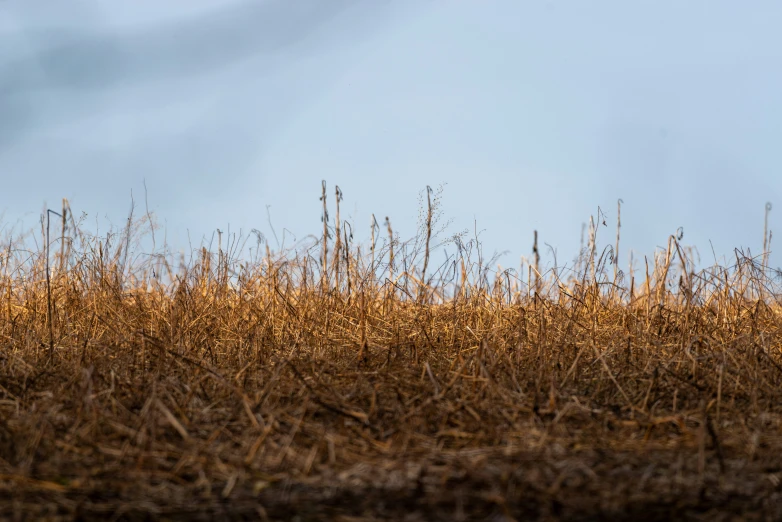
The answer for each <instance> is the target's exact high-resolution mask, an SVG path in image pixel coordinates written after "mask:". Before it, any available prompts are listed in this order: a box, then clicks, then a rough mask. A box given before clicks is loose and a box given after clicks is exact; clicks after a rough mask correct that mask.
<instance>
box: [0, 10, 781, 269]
mask: <svg viewBox="0 0 782 522" xmlns="http://www.w3.org/2000/svg"><path fill="white" fill-rule="evenodd" d="M780 27H782V3H780V2H777V1H772V0H756V1H754V2H737V1H735V0H688V1H681V0H648V1H644V0H635V1H627V0H614V1H607V0H591V1H589V2H584V1H575V0H572V1H542V0H541V1H522V0H507V1H500V0H496V1H477V0H474V1H467V0H462V1H457V0H453V1H446V0H439V1H438V0H328V1H325V0H244V1H240V0H198V1H194V0H168V1H160V0H134V1H133V2H119V1H98V0H80V1H76V0H71V1H69V2H62V1H60V0H53V1H51V2H43V1H35V0H5V1H3V2H0V181H2V183H0V212H2V213H3V214H2V215H3V224H5V226H8V225H9V224H15V223H17V220H19V219H24V220H25V222H26V223H29V224H30V225H32V224H34V223H35V221H36V220H37V219H38V216H39V214H40V212H41V209H42V208H43V205H44V203H48V204H49V205H50V206H51V207H53V208H57V207H58V206H59V202H60V200H61V198H63V197H67V198H68V199H69V200H70V201H71V204H72V207H73V209H74V211H75V212H76V213H80V212H82V211H85V212H87V213H88V214H89V216H90V219H93V218H95V217H100V219H101V220H102V223H104V224H105V223H107V221H106V220H107V219H108V220H111V221H113V222H114V223H116V224H121V223H122V221H123V218H124V216H125V215H126V213H127V210H128V207H129V204H130V197H131V191H132V193H133V195H134V197H135V199H136V201H137V203H141V204H142V208H143V194H144V180H146V186H147V189H148V200H149V206H150V209H151V210H152V211H154V212H155V213H156V214H157V216H158V218H159V220H160V222H161V223H162V224H164V225H165V226H166V227H167V233H168V238H169V240H170V241H171V242H172V243H175V244H178V246H183V247H184V246H186V238H187V231H188V230H189V232H190V235H191V237H192V238H193V239H194V241H196V240H197V239H198V238H200V237H202V236H210V235H211V234H212V232H213V231H214V230H215V229H216V228H221V229H223V230H225V229H226V228H227V227H228V225H229V224H230V227H231V230H232V231H238V230H239V229H242V230H244V231H245V232H247V231H249V230H250V229H252V228H258V229H260V230H262V231H264V233H265V234H266V235H267V236H271V232H270V229H269V227H268V225H267V217H266V206H267V205H271V207H270V211H271V216H272V220H273V222H274V224H275V226H276V228H277V231H278V234H280V233H281V231H282V229H283V227H284V228H286V229H287V230H289V231H290V233H292V234H294V235H296V236H297V237H299V238H301V237H303V236H306V235H307V234H310V233H317V232H318V230H319V227H320V222H319V216H320V214H319V213H320V203H319V201H318V197H319V196H320V188H321V187H320V182H321V180H322V179H325V180H327V182H328V184H329V195H330V201H329V204H330V206H331V207H332V216H333V197H332V194H333V187H334V185H335V184H338V185H339V186H340V187H341V189H342V190H343V192H344V198H345V199H344V204H343V217H344V218H346V219H348V220H349V221H351V222H352V224H353V226H354V229H355V231H356V235H357V236H358V237H359V238H368V237H369V219H370V215H371V213H373V212H374V213H375V214H376V216H377V217H378V219H379V220H382V219H383V218H384V217H385V216H389V217H390V218H391V220H392V222H393V223H394V224H395V226H396V228H397V229H398V230H399V231H400V232H401V233H402V235H403V236H410V235H412V234H413V233H414V231H415V221H416V217H417V215H418V202H419V200H418V195H419V193H420V192H421V191H422V190H423V189H424V188H425V187H426V185H431V186H432V187H437V186H439V185H441V184H443V183H445V184H446V186H445V189H444V193H443V211H444V217H445V218H446V219H452V220H453V223H452V225H451V227H450V228H449V231H450V232H452V233H455V232H458V231H460V230H463V229H470V230H472V229H473V227H474V223H475V222H477V227H478V229H479V230H483V233H482V235H481V238H482V239H483V240H484V245H485V249H486V251H487V252H491V251H495V250H497V251H504V250H507V251H508V252H509V253H508V255H506V256H504V257H503V258H502V260H501V262H502V263H503V265H504V266H518V259H519V256H521V255H529V253H530V250H531V243H532V235H533V230H535V229H537V230H538V231H539V234H540V237H541V242H542V243H543V242H545V243H549V244H550V245H552V246H553V247H555V248H557V251H558V257H559V261H560V264H561V262H562V261H563V260H568V259H569V258H570V256H572V255H574V254H575V252H576V251H577V249H578V245H579V240H580V236H581V224H582V223H583V222H587V221H588V220H589V216H590V215H594V214H596V213H597V209H598V207H601V208H602V209H603V210H604V211H605V214H606V219H607V223H608V225H609V226H608V227H607V228H602V229H601V230H600V232H599V238H602V240H603V241H602V244H607V243H613V240H614V234H615V230H614V226H615V225H614V223H615V219H616V201H617V199H618V198H622V200H623V201H624V206H623V211H622V221H623V228H622V234H623V240H622V245H621V248H620V265H621V266H622V267H623V268H624V267H625V266H626V262H627V253H628V251H629V250H630V249H631V248H632V249H634V250H635V251H636V258H637V259H641V260H642V259H643V255H644V254H650V253H651V252H652V251H653V250H654V248H655V247H657V246H661V245H664V244H665V242H666V239H667V237H668V235H669V234H672V233H674V232H675V231H676V230H677V228H678V227H683V229H684V243H687V244H694V245H696V246H697V247H698V248H699V249H700V253H701V256H702V260H703V262H704V263H707V264H708V263H711V262H713V255H712V251H711V245H710V243H709V241H710V240H711V243H712V244H713V246H714V249H715V251H716V253H717V256H721V255H727V256H729V258H730V257H732V250H733V248H734V247H745V248H746V247H749V248H751V249H752V251H753V253H756V254H757V253H760V250H761V246H762V238H763V213H764V205H765V203H766V202H767V201H770V202H772V203H777V204H778V209H777V210H774V211H772V213H771V219H770V224H771V228H772V229H774V230H779V232H778V234H779V236H778V239H775V240H774V243H775V244H780V242H782V198H780V195H782V146H780V141H779V140H780V136H782V94H781V93H782V32H780V30H779V28H780ZM0 226H2V225H0ZM288 237H290V235H289V236H288ZM772 246H773V245H772ZM541 247H542V248H543V245H541ZM544 257H545V258H548V259H549V260H550V256H549V255H548V252H544ZM771 264H772V266H774V267H776V266H777V265H779V264H782V255H773V254H772V257H771ZM640 266H641V265H640V264H639V267H640Z"/></svg>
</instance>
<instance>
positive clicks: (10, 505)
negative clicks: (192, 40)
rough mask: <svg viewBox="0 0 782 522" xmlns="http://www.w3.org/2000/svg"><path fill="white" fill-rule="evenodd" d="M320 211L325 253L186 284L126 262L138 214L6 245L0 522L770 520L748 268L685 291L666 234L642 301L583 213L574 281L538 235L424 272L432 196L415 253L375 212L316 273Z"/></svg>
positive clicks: (681, 259) (223, 271)
mask: <svg viewBox="0 0 782 522" xmlns="http://www.w3.org/2000/svg"><path fill="white" fill-rule="evenodd" d="M325 196H326V187H325V184H324V186H323V198H324V199H323V214H324V218H325V219H324V229H323V234H322V236H321V239H320V240H319V241H315V242H310V243H300V244H298V245H296V246H295V247H294V248H292V249H290V250H287V251H284V252H276V253H275V252H272V251H271V250H270V248H269V246H268V244H267V245H266V247H265V252H266V254H265V255H261V245H262V237H261V236H260V235H258V236H257V237H258V242H257V244H256V245H255V248H254V254H253V250H250V254H249V255H244V254H241V253H242V252H244V246H246V245H245V244H242V242H241V241H242V239H241V238H237V237H236V236H231V237H227V241H226V246H225V248H223V238H222V234H221V237H220V240H219V243H220V245H219V247H218V249H217V250H218V252H217V254H213V253H212V252H211V251H210V249H207V248H203V249H201V250H200V254H199V255H197V256H196V257H195V258H194V259H191V260H190V261H185V259H184V258H183V259H181V260H180V261H179V265H180V266H179V268H176V265H177V261H176V257H175V256H173V255H171V254H169V253H167V252H165V247H164V248H163V250H162V251H160V252H153V253H152V255H148V256H140V255H137V254H136V251H135V250H134V248H136V247H137V246H138V245H139V244H140V243H138V241H139V238H140V235H141V234H143V233H144V231H147V230H149V227H150V226H151V223H150V220H151V219H152V217H151V215H150V214H149V213H147V214H146V215H145V216H143V217H142V218H140V219H138V220H136V219H131V218H132V216H131V218H129V219H128V224H127V226H126V227H124V229H123V230H122V231H119V232H116V233H115V232H110V233H108V234H107V235H105V236H102V237H96V236H91V235H89V234H87V233H86V232H84V231H83V230H82V229H81V227H80V226H79V225H78V223H75V222H74V220H73V217H72V214H71V213H70V212H69V211H68V209H67V205H64V211H63V212H62V213H61V214H60V216H61V217H62V223H61V228H62V231H61V236H60V237H57V238H52V237H50V238H49V239H50V241H47V240H46V238H45V237H43V244H40V245H38V246H37V247H35V248H32V247H30V246H29V245H31V244H34V243H36V242H37V241H38V239H37V238H35V237H34V236H25V237H22V238H16V239H15V240H14V239H11V240H9V241H7V242H6V243H5V245H6V247H5V248H4V251H3V253H2V275H3V276H2V277H3V279H2V281H1V282H0V296H2V308H3V314H2V322H0V343H2V344H1V345H0V346H1V348H0V518H4V519H15V518H17V519H25V518H26V519H46V518H48V519H78V520H103V519H112V518H113V519H115V520H142V519H144V520H146V519H151V518H161V519H169V520H173V519H194V520H198V519H213V518H217V519H234V520H245V519H253V520H258V519H260V520H265V519H268V520H276V519H283V520H285V519H291V518H292V517H293V515H294V514H296V515H298V516H299V517H300V519H301V520H311V519H340V520H365V519H367V520H369V519H383V520H402V519H405V520H482V519H485V520H526V519H538V518H541V519H550V520H554V519H567V520H579V519H584V520H586V519H595V518H604V519H612V520H615V519H660V520H668V519H721V518H720V517H723V516H724V515H725V514H732V515H735V516H738V517H742V518H743V519H764V520H774V519H776V520H778V519H780V518H782V388H781V387H780V386H781V385H782V353H780V347H781V346H782V344H781V343H780V341H781V336H780V324H782V315H780V307H779V303H778V299H777V297H776V296H777V285H776V280H775V279H773V278H772V273H771V271H769V270H767V269H766V268H765V267H764V266H762V264H761V263H760V262H758V261H757V260H755V259H754V258H752V257H750V256H749V255H746V256H745V255H742V254H741V253H739V252H737V253H736V258H735V264H732V265H731V266H719V265H715V266H713V267H710V268H708V269H704V270H700V271H697V272H696V271H695V270H694V268H693V263H692V261H691V259H690V258H688V257H686V256H687V252H688V251H687V250H686V249H685V248H682V246H681V245H680V243H679V241H680V238H679V237H675V236H671V237H670V238H669V241H668V247H667V249H666V250H665V251H664V252H660V253H658V254H657V256H656V257H655V259H654V260H653V262H652V263H651V265H650V264H649V263H648V260H647V269H646V280H645V281H644V282H643V284H640V283H639V284H635V283H634V282H632V281H633V279H632V278H631V277H628V275H627V274H623V273H622V271H620V270H618V269H617V268H616V263H613V264H614V267H613V268H612V267H610V266H609V265H611V264H612V261H613V259H614V258H613V257H612V254H613V253H612V252H611V248H610V247H609V248H608V250H606V251H603V252H602V253H601V252H600V251H599V250H598V248H597V239H596V235H597V232H598V230H597V228H598V226H599V223H600V222H602V219H601V218H600V217H598V224H597V225H596V224H595V222H594V220H593V221H592V225H591V226H590V238H589V245H588V247H587V248H585V249H584V251H583V253H582V258H581V259H580V260H579V261H578V263H577V264H576V265H575V266H577V267H579V269H578V271H576V272H568V271H567V270H563V268H562V267H559V268H558V270H550V271H545V270H544V269H543V268H541V267H540V261H539V257H538V256H539V254H538V249H537V233H536V234H535V237H536V240H535V246H534V250H535V261H534V265H535V266H534V274H533V273H532V268H533V267H530V272H529V274H528V277H527V278H526V279H522V278H521V276H522V275H523V269H522V271H521V273H520V274H515V273H513V272H511V271H498V272H497V273H496V274H495V275H493V276H491V277H490V275H491V274H490V272H489V271H488V268H489V265H490V264H491V262H492V261H486V260H485V259H484V258H483V255H482V252H481V250H480V245H479V244H478V243H477V242H476V241H475V240H472V241H466V239H465V237H464V236H457V237H455V238H453V239H452V242H453V243H455V244H456V247H457V253H456V254H454V255H452V256H451V257H448V258H447V260H446V262H444V263H443V264H441V265H440V266H439V267H437V268H434V266H432V267H431V268H429V267H427V269H426V271H423V270H420V262H419V260H420V259H421V256H424V257H423V259H424V261H423V266H427V265H429V263H430V253H431V250H432V249H433V247H432V246H431V245H430V241H437V237H438V232H437V230H435V227H436V226H437V224H436V218H437V209H436V208H433V204H432V199H431V196H430V193H429V190H428V189H427V195H426V196H427V201H428V206H427V208H426V209H425V211H424V212H425V216H426V218H425V219H424V221H423V229H422V230H423V232H424V236H425V237H422V238H414V240H411V241H409V242H406V243H401V242H399V240H398V239H397V238H396V237H395V236H394V234H393V232H392V230H391V225H390V221H389V220H388V219H386V226H387V229H388V234H389V240H388V241H385V243H384V244H381V245H378V248H377V249H376V248H375V244H374V239H373V245H372V247H371V249H369V250H370V256H365V255H362V254H361V250H360V246H357V245H351V244H350V242H349V241H350V237H349V236H348V235H347V230H348V229H347V228H346V227H345V225H344V224H341V225H340V226H341V229H342V231H343V232H345V234H343V235H342V237H340V235H339V234H336V236H335V237H334V239H335V240H336V241H339V243H337V245H338V246H335V247H334V249H333V259H332V262H331V263H328V254H329V252H328V245H327V243H326V242H327V241H328V240H329V236H330V235H331V231H332V230H334V228H332V227H331V226H330V225H328V220H327V216H328V213H327V209H326V201H325ZM340 198H341V193H339V192H338V194H337V201H339V199H340ZM47 217H48V216H47ZM376 226H377V222H376V221H375V220H374V217H373V221H372V227H373V228H372V230H373V234H374V229H375V228H374V227H376ZM619 226H620V224H619V221H618V220H617V244H616V247H615V249H616V250H618V247H619V245H618V239H619V235H618V232H619ZM43 232H50V230H49V228H48V227H46V230H45V231H43ZM45 235H46V234H42V236H45ZM764 236H765V237H766V238H769V237H770V233H769V234H765V233H764ZM338 238H339V239H338ZM418 239H420V240H418ZM767 241H768V239H766V242H767ZM49 244H51V246H49ZM134 245H135V246H134ZM318 254H320V256H319V255H318ZM394 256H396V259H394ZM389 257H391V259H392V260H391V262H390V263H389ZM761 259H763V260H765V259H767V257H766V254H765V252H764V254H763V255H762V256H761ZM677 260H678V262H677ZM55 261H56V262H55ZM400 270H401V272H400ZM430 272H431V273H430ZM609 272H610V273H609ZM530 283H531V286H532V288H530ZM631 287H632V288H633V290H632V291H630V288H631ZM50 347H51V349H50ZM724 518H727V517H724Z"/></svg>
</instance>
